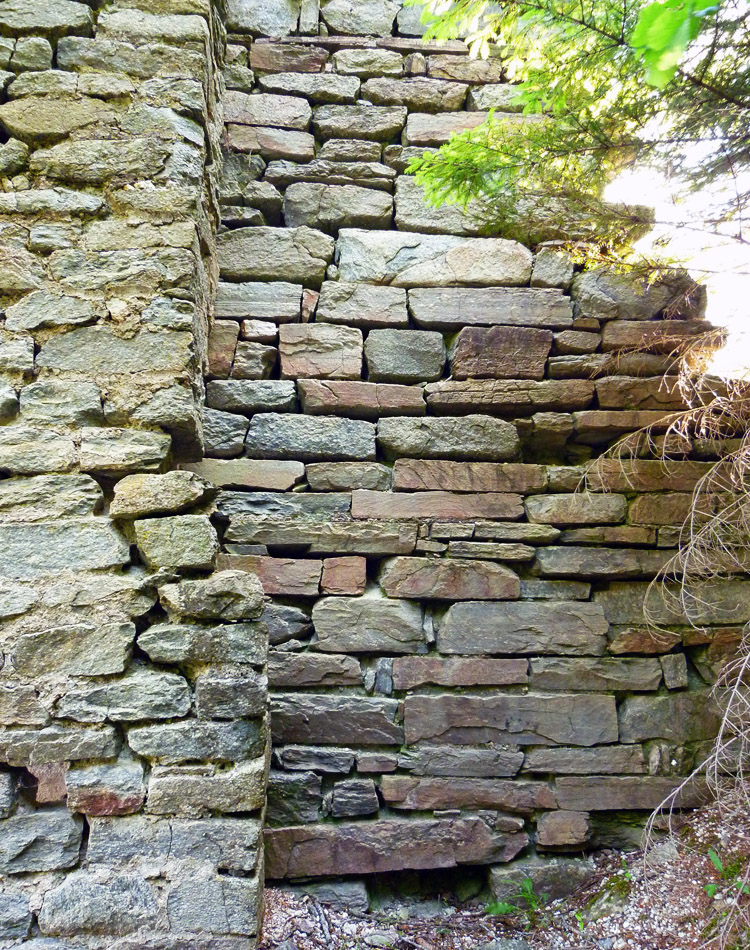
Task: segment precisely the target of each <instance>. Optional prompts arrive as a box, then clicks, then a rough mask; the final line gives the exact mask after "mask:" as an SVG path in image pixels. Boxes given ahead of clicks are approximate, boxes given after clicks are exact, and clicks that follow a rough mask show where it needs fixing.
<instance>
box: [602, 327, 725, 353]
mask: <svg viewBox="0 0 750 950" xmlns="http://www.w3.org/2000/svg"><path fill="white" fill-rule="evenodd" d="M708 328H709V324H706V323H701V322H698V321H688V320H610V321H609V322H608V323H605V325H604V329H603V330H602V349H603V350H604V351H605V352H607V351H608V350H621V349H643V350H646V349H647V350H650V351H651V352H653V353H671V352H672V350H674V348H675V347H676V346H678V345H679V344H680V343H684V342H685V341H686V340H689V339H690V337H692V336H695V335H696V334H698V333H702V332H704V331H705V330H706V329H708Z"/></svg>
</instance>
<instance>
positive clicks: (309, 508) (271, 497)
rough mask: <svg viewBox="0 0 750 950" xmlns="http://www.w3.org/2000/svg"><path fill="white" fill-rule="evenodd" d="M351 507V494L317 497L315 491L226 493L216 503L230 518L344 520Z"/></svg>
mask: <svg viewBox="0 0 750 950" xmlns="http://www.w3.org/2000/svg"><path fill="white" fill-rule="evenodd" d="M350 508H351V497H350V496H349V494H348V492H330V493H327V494H322V495H316V494H313V493H312V492H287V493H281V492H273V491H270V492H252V493H250V492H245V491H223V492H221V494H220V495H219V498H218V504H217V510H218V512H219V514H221V515H223V516H224V517H227V518H230V519H233V518H234V517H235V516H237V515H244V514H258V515H309V516H315V515H323V516H326V517H329V518H330V517H336V516H338V517H342V516H345V515H346V514H347V513H348V512H349V509H350Z"/></svg>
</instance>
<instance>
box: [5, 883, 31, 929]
mask: <svg viewBox="0 0 750 950" xmlns="http://www.w3.org/2000/svg"><path fill="white" fill-rule="evenodd" d="M32 920H33V917H32V915H31V911H30V910H29V898H28V897H27V896H26V895H25V894H22V893H21V892H20V891H10V890H6V891H3V892H2V893H1V894H0V937H28V935H29V931H30V930H31V923H32Z"/></svg>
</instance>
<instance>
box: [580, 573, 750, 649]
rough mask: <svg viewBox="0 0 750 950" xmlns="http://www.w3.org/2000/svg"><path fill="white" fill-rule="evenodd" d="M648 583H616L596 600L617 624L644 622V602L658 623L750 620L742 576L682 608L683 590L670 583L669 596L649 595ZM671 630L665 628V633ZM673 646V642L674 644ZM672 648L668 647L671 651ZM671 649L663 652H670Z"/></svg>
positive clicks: (708, 587) (691, 599) (715, 586)
mask: <svg viewBox="0 0 750 950" xmlns="http://www.w3.org/2000/svg"><path fill="white" fill-rule="evenodd" d="M648 590H649V585H648V584H637V583H632V582H631V583H629V584H626V583H619V584H618V583H612V584H610V585H609V587H608V588H607V590H603V591H597V592H596V594H595V595H594V600H595V601H596V602H597V603H598V604H600V605H601V607H602V609H603V610H604V613H605V615H606V617H607V619H608V620H610V622H611V623H617V624H639V625H643V623H644V613H643V608H644V601H645V603H646V605H647V607H648V614H649V620H650V621H651V622H653V623H657V624H680V625H684V624H685V623H686V622H687V623H690V624H691V625H694V626H703V625H704V624H724V623H731V624H737V623H747V620H750V616H748V614H750V604H749V603H748V600H747V582H746V581H743V580H740V579H739V578H737V579H734V580H727V579H724V578H723V579H722V580H721V581H720V582H718V583H715V584H708V585H706V587H704V588H702V589H699V590H697V591H696V592H695V593H694V594H692V595H689V596H688V597H687V598H686V599H685V601H684V603H683V606H679V607H678V600H677V597H676V595H677V594H678V593H679V589H678V588H677V587H676V586H674V585H670V586H669V587H667V588H666V590H667V591H668V594H669V596H668V597H664V596H663V594H662V593H661V592H660V591H656V592H652V593H650V594H649V595H648V598H647V594H648ZM667 633H668V631H663V632H662V635H665V634H667ZM672 645H673V644H672ZM668 649H669V647H668V648H667V650H668ZM667 650H664V651H660V652H665V653H666V652H667Z"/></svg>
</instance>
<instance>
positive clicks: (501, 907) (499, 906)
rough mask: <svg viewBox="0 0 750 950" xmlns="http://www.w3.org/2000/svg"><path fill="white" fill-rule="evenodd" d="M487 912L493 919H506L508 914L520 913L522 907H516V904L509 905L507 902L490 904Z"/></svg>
mask: <svg viewBox="0 0 750 950" xmlns="http://www.w3.org/2000/svg"><path fill="white" fill-rule="evenodd" d="M485 910H486V912H487V913H488V914H492V916H493V917H504V916H505V915H506V914H517V913H519V912H520V907H516V906H515V905H514V904H507V903H506V902H505V901H498V902H497V903H495V904H488V905H487V907H486V908H485Z"/></svg>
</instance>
